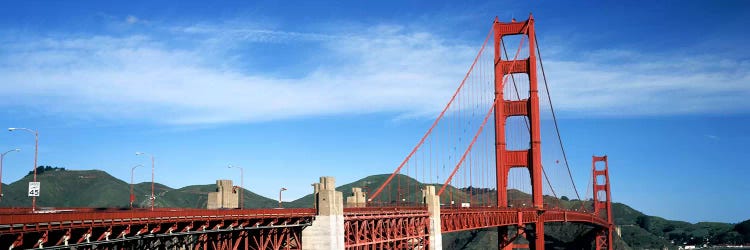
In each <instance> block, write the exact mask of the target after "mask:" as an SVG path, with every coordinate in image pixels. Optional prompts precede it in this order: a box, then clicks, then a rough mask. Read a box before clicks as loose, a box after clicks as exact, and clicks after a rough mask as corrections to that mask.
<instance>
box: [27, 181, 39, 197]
mask: <svg viewBox="0 0 750 250" xmlns="http://www.w3.org/2000/svg"><path fill="white" fill-rule="evenodd" d="M39 189H40V185H39V182H38V181H32V182H29V196H39Z"/></svg>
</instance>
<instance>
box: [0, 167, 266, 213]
mask: <svg viewBox="0 0 750 250" xmlns="http://www.w3.org/2000/svg"><path fill="white" fill-rule="evenodd" d="M32 178H33V177H32V176H31V175H27V176H24V177H23V178H21V179H20V180H18V181H16V182H13V183H11V184H9V185H5V184H3V193H4V194H5V197H3V200H2V202H0V207H28V206H31V198H29V197H28V196H26V192H27V190H28V182H29V181H31V180H32ZM37 180H38V181H40V182H41V185H42V187H41V192H40V196H39V198H37V206H38V207H122V208H124V207H129V199H130V198H129V197H130V184H129V183H126V182H124V181H122V180H120V179H117V178H115V177H113V176H111V175H109V174H108V173H106V172H104V171H100V170H57V171H45V172H43V173H40V174H37ZM214 191H216V185H215V184H208V185H194V186H187V187H183V188H179V189H174V188H171V187H168V186H166V185H163V184H159V183H154V196H156V199H155V200H154V202H155V203H154V206H155V207H182V208H205V207H206V203H207V201H208V193H209V192H214ZM133 193H134V194H135V198H136V200H135V202H134V204H133V206H134V207H149V206H150V205H151V203H150V200H149V199H148V197H149V196H151V182H142V183H138V184H135V185H133ZM243 201H244V205H245V207H246V208H264V207H266V208H270V207H276V206H277V205H278V203H277V201H275V200H272V199H268V198H265V197H263V196H260V195H258V194H255V193H253V192H251V191H249V190H245V191H244V200H243Z"/></svg>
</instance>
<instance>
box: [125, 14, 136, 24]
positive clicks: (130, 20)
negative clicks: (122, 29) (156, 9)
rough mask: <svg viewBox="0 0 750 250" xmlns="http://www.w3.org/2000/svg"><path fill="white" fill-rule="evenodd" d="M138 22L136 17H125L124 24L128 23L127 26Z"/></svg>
mask: <svg viewBox="0 0 750 250" xmlns="http://www.w3.org/2000/svg"><path fill="white" fill-rule="evenodd" d="M138 21H139V20H138V18H137V17H135V16H127V17H126V18H125V22H126V23H129V24H135V23H137V22H138Z"/></svg>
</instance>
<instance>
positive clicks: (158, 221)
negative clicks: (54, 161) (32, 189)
mask: <svg viewBox="0 0 750 250" xmlns="http://www.w3.org/2000/svg"><path fill="white" fill-rule="evenodd" d="M490 43H491V45H492V46H490ZM490 48H492V49H490ZM509 52H510V53H509ZM540 72H541V80H542V82H543V85H542V87H543V91H540V85H539V81H538V80H539V79H540V77H539V73H540ZM545 116H549V117H545ZM543 122H544V123H545V124H549V125H550V126H545V130H542V126H541V125H542V123H543ZM543 138H544V140H545V141H553V142H554V143H547V144H545V147H543V146H542V143H541V142H542V139H543ZM543 149H544V151H545V154H544V157H543V155H542V150H543ZM591 171H592V172H591V179H590V181H591V182H590V185H587V186H588V187H589V188H590V189H589V190H587V191H586V192H584V194H585V195H587V194H591V202H585V201H584V200H585V199H584V198H585V197H581V196H580V192H579V190H578V189H577V187H576V185H575V183H574V181H573V177H572V174H571V170H570V166H569V164H568V159H567V155H566V154H565V148H564V147H563V141H562V137H561V136H560V133H559V129H558V126H557V117H556V115H555V112H554V107H553V105H552V98H551V97H550V95H549V84H548V83H547V78H546V74H545V72H544V64H543V61H542V57H541V50H540V49H539V46H538V41H537V38H536V32H535V28H534V19H533V17H532V16H531V15H530V16H529V19H528V20H525V21H516V20H512V21H510V22H500V21H498V20H497V19H496V20H495V21H494V22H493V23H492V27H491V29H490V31H489V32H488V34H487V36H486V38H485V40H484V42H483V44H482V45H481V47H480V49H479V52H478V53H477V55H476V57H475V59H474V61H473V62H472V64H471V66H470V67H469V70H468V72H467V73H466V75H465V77H464V78H463V80H462V81H461V82H460V84H459V85H458V87H457V89H456V91H455V92H454V93H453V94H452V95H451V96H450V99H449V101H448V103H447V104H446V105H445V107H444V108H443V109H442V111H441V112H440V113H439V115H438V116H437V117H436V119H435V121H434V122H433V123H432V125H431V126H430V127H429V129H428V130H427V132H426V133H425V134H424V136H423V137H421V139H420V140H419V141H418V142H417V144H416V145H415V147H414V148H413V149H412V150H411V151H410V152H409V153H408V154H407V156H406V157H405V159H404V160H403V161H402V162H401V163H400V164H399V165H398V166H397V167H396V168H395V170H394V171H393V173H392V174H391V175H389V176H388V178H387V179H386V180H385V181H384V182H383V183H382V184H381V185H379V186H378V187H377V188H375V189H372V190H369V191H371V193H369V194H361V193H356V192H355V195H363V196H365V197H366V198H365V199H357V198H352V199H351V200H352V201H353V202H347V203H346V205H344V199H343V197H342V194H341V192H337V191H335V185H334V181H333V178H330V177H321V180H320V183H317V184H316V185H315V190H314V191H315V194H316V201H315V204H314V208H303V209H289V208H285V209H236V210H205V209H178V208H173V209H172V208H156V209H153V210H150V211H143V210H124V211H118V210H114V211H98V210H95V209H67V210H66V209H63V210H65V211H63V212H59V213H39V212H38V211H36V212H34V211H31V210H30V209H0V244H4V245H0V247H6V246H7V247H8V248H9V249H23V248H44V249H63V248H64V249H67V248H76V249H187V248H190V249H441V248H442V243H441V238H442V236H441V234H442V233H449V232H460V231H468V230H477V229H486V228H492V229H497V230H498V235H499V236H498V242H497V246H496V247H497V248H498V249H518V248H530V249H544V246H545V242H546V241H545V238H544V235H545V229H544V225H545V223H563V222H569V223H582V224H586V225H589V226H591V227H592V228H593V232H594V234H595V237H594V239H593V245H594V246H595V248H596V249H604V248H606V249H612V248H613V226H614V225H613V218H612V217H613V216H612V212H611V211H612V210H611V196H610V188H609V172H608V164H607V157H606V156H593V157H592V167H591ZM589 192H590V193H589ZM529 194H530V195H529ZM565 195H569V196H571V197H575V199H576V200H578V201H579V202H578V203H562V202H560V200H561V199H562V198H563V196H565ZM571 204H575V205H571ZM494 247H495V246H492V248H494Z"/></svg>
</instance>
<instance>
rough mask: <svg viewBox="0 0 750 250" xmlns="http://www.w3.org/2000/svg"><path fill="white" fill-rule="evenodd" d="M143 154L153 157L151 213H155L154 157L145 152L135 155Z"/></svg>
mask: <svg viewBox="0 0 750 250" xmlns="http://www.w3.org/2000/svg"><path fill="white" fill-rule="evenodd" d="M143 154H145V155H149V156H151V199H150V200H151V211H154V199H156V197H154V155H152V154H147V153H144V152H135V155H143Z"/></svg>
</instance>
